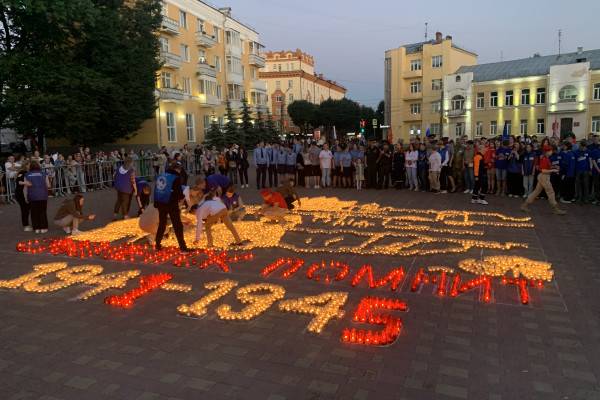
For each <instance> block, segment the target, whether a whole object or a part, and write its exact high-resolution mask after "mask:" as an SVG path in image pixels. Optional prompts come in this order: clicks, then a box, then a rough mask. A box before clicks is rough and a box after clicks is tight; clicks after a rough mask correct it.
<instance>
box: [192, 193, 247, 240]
mask: <svg viewBox="0 0 600 400" xmlns="http://www.w3.org/2000/svg"><path fill="white" fill-rule="evenodd" d="M196 221H197V223H196V239H195V240H194V244H196V245H197V244H198V242H199V241H200V239H201V238H202V231H203V228H204V229H206V241H207V246H208V247H213V237H212V226H213V225H215V224H217V223H219V222H223V223H224V224H225V226H226V227H227V229H229V231H230V232H231V234H232V235H233V238H234V239H235V242H234V243H233V246H241V245H242V244H244V243H246V242H247V241H242V239H241V238H240V235H239V234H238V232H237V230H236V229H235V226H233V223H232V222H231V219H230V218H229V214H228V213H227V207H225V204H223V202H222V201H221V199H220V198H219V197H217V194H216V191H214V190H212V191H210V192H209V193H208V195H207V196H206V200H205V201H204V203H202V204H201V205H200V206H199V207H198V209H197V210H196Z"/></svg>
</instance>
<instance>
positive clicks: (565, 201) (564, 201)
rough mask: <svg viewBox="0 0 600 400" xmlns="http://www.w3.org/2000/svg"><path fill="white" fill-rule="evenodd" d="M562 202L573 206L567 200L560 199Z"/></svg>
mask: <svg viewBox="0 0 600 400" xmlns="http://www.w3.org/2000/svg"><path fill="white" fill-rule="evenodd" d="M560 202H561V203H563V204H571V201H569V200H565V199H560Z"/></svg>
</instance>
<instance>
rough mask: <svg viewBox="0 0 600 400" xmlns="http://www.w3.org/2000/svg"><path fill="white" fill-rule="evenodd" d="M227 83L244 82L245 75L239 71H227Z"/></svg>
mask: <svg viewBox="0 0 600 400" xmlns="http://www.w3.org/2000/svg"><path fill="white" fill-rule="evenodd" d="M227 83H235V84H237V85H243V84H244V76H243V75H242V74H238V73H237V72H231V71H227Z"/></svg>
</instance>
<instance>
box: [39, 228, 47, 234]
mask: <svg viewBox="0 0 600 400" xmlns="http://www.w3.org/2000/svg"><path fill="white" fill-rule="evenodd" d="M40 233H48V229H40Z"/></svg>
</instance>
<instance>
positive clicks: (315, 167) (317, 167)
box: [312, 165, 321, 176]
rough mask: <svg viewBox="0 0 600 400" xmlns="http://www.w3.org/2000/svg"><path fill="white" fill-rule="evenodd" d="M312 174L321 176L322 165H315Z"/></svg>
mask: <svg viewBox="0 0 600 400" xmlns="http://www.w3.org/2000/svg"><path fill="white" fill-rule="evenodd" d="M312 176H321V167H319V166H318V165H313V166H312Z"/></svg>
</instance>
